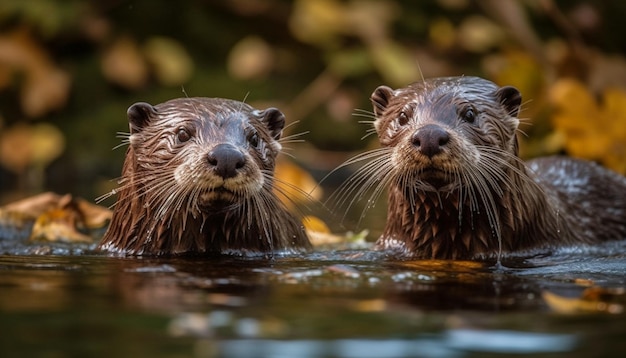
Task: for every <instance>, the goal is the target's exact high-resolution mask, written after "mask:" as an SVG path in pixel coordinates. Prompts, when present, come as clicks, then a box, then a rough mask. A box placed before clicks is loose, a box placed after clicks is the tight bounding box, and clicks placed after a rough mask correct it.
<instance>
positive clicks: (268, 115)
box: [257, 107, 285, 140]
mask: <svg viewBox="0 0 626 358" xmlns="http://www.w3.org/2000/svg"><path fill="white" fill-rule="evenodd" d="M257 115H258V116H259V117H260V118H261V122H263V124H264V125H265V127H267V129H269V131H270V135H271V136H272V138H274V139H276V140H278V139H280V136H281V135H282V134H283V128H284V127H285V115H284V114H283V112H281V111H279V110H278V109H277V108H273V107H271V108H268V109H265V110H263V111H258V113H257Z"/></svg>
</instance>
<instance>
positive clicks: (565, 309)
mask: <svg viewBox="0 0 626 358" xmlns="http://www.w3.org/2000/svg"><path fill="white" fill-rule="evenodd" d="M597 289H598V288H588V289H586V290H585V291H584V292H583V295H582V296H581V297H574V298H570V297H563V296H559V295H557V294H554V293H552V292H550V291H543V293H542V297H543V300H544V301H545V302H546V304H547V305H548V306H549V307H550V308H551V309H552V310H553V311H556V312H559V313H576V312H606V313H612V314H617V313H621V312H622V311H623V310H624V307H623V305H621V304H619V303H610V302H607V301H606V300H602V299H601V296H599V295H598V294H597V292H596V291H597Z"/></svg>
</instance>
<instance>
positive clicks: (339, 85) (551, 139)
mask: <svg viewBox="0 0 626 358" xmlns="http://www.w3.org/2000/svg"><path fill="white" fill-rule="evenodd" d="M624 18H626V2H623V1H610V0H606V1H601V0H594V1H570V0H566V1H565V0H562V1H556V0H527V1H500V0H485V1H470V0H438V1H434V0H433V1H411V0H406V1H401V0H395V1H367V0H359V1H356V0H355V1H342V0H296V1H283V0H263V1H257V0H232V1H211V0H204V1H201V0H189V1H152V0H111V1H83V0H65V1H52V0H29V1H23V0H2V2H0V180H1V185H0V204H2V203H6V202H8V201H11V200H15V199H18V198H21V197H24V196H27V195H32V194H36V193H39V192H42V191H47V190H51V191H55V192H58V193H72V194H74V195H76V196H81V197H84V198H86V199H88V200H94V199H95V198H96V197H98V196H99V195H101V194H104V193H106V192H108V191H110V190H111V189H112V188H113V187H114V186H115V178H117V177H118V176H119V174H120V170H121V166H122V160H123V158H124V152H125V148H123V147H122V148H118V149H113V148H114V147H116V146H117V145H118V144H119V143H120V139H119V138H118V137H117V136H116V133H118V132H125V131H127V130H128V124H127V120H126V109H127V108H128V106H130V105H131V104H132V103H134V102H136V101H147V102H150V103H153V104H156V103H159V102H163V101H166V100H168V99H171V98H175V97H183V96H208V97H227V98H233V99H236V100H242V101H243V100H245V101H246V102H248V103H250V104H252V105H253V106H256V107H259V108H264V107H267V106H275V107H278V108H280V109H281V110H282V111H283V112H284V113H285V114H286V116H287V120H288V122H289V123H295V124H293V125H292V126H290V127H289V129H288V133H289V134H294V133H299V132H308V133H307V134H306V135H305V136H303V138H304V139H305V140H306V141H305V142H304V143H296V144H291V145H290V147H291V148H292V149H293V150H292V151H291V152H290V153H291V154H293V155H294V157H295V159H292V158H288V161H289V162H290V163H292V164H294V165H297V167H299V168H302V169H304V170H305V171H307V172H309V173H311V174H312V175H313V177H314V178H315V179H316V180H319V179H320V178H321V177H322V176H323V175H324V174H325V173H327V172H328V171H329V170H330V169H332V168H334V167H336V166H337V165H339V164H340V163H341V162H343V161H344V160H345V159H347V158H348V157H350V156H352V155H354V154H355V153H358V152H360V151H363V150H365V149H367V148H373V147H375V146H376V145H377V144H376V138H374V136H369V137H367V138H365V139H362V137H363V136H364V135H365V133H366V130H367V129H368V128H369V126H368V125H367V124H363V123H359V121H363V120H367V118H363V117H362V116H359V115H355V114H357V112H358V111H359V110H366V111H369V110H370V108H371V105H370V103H369V95H370V93H371V92H372V91H373V90H374V88H376V87H377V86H378V85H381V84H386V85H389V86H392V87H398V86H404V85H406V84H408V83H411V82H414V81H417V80H419V79H420V78H422V76H423V77H433V76H456V75H475V76H482V77H486V78H488V79H490V80H493V81H494V82H496V83H498V84H500V85H505V84H508V85H514V86H517V87H518V88H519V89H520V90H521V91H522V94H523V97H524V105H523V111H522V112H521V117H523V119H524V121H523V124H522V126H521V130H522V132H523V133H524V134H525V135H524V134H523V136H522V142H523V145H522V155H523V156H524V157H525V158H530V157H534V156H538V155H545V154H554V153H562V154H568V155H572V156H577V157H584V158H588V159H591V160H595V161H599V162H601V163H602V164H604V165H606V166H609V167H611V168H613V169H615V170H617V171H619V172H622V173H625V172H626V92H625V91H626V60H625V58H624V50H625V49H626V36H624V34H625V33H626V24H625V23H624ZM329 185H333V183H332V180H331V181H330V183H329Z"/></svg>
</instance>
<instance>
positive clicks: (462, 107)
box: [371, 77, 521, 191]
mask: <svg viewBox="0 0 626 358" xmlns="http://www.w3.org/2000/svg"><path fill="white" fill-rule="evenodd" d="M371 101H372V104H373V107H374V114H375V116H376V120H375V122H374V126H375V129H376V132H377V134H378V137H379V140H380V143H381V144H382V145H383V146H384V147H391V148H392V151H391V158H390V160H391V161H392V164H393V167H394V168H399V169H398V173H399V174H401V175H402V176H404V178H411V179H414V180H411V182H412V183H415V182H417V186H418V187H419V188H420V189H422V190H431V191H432V190H438V191H445V190H452V189H455V188H456V187H458V186H459V185H461V182H463V181H467V180H466V179H467V178H466V177H465V176H464V175H465V174H464V173H466V172H468V171H474V169H471V170H468V169H469V168H476V167H480V168H483V167H485V168H486V170H488V168H487V167H489V166H493V165H497V166H498V167H502V166H506V165H507V164H506V162H510V161H511V160H513V159H511V156H516V155H517V139H516V136H515V130H516V129H517V126H518V124H519V120H518V119H517V117H516V116H517V114H518V111H519V107H520V103H521V95H520V93H519V91H518V90H517V89H515V88H514V87H501V88H499V87H498V86H496V85H495V84H494V83H492V82H490V81H487V80H484V79H482V78H477V77H453V78H438V79H431V80H425V81H423V82H418V83H414V84H412V85H410V86H408V87H405V88H401V89H397V90H393V89H391V88H389V87H387V86H380V87H378V88H377V89H376V90H375V91H374V92H373V93H372V95H371Z"/></svg>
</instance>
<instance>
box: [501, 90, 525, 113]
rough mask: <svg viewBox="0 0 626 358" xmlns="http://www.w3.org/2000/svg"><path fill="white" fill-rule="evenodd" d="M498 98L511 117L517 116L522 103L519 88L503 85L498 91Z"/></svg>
mask: <svg viewBox="0 0 626 358" xmlns="http://www.w3.org/2000/svg"><path fill="white" fill-rule="evenodd" d="M496 98H497V99H498V101H499V102H500V104H502V106H504V108H505V109H506V111H507V112H508V113H509V115H510V116H511V117H517V114H518V113H519V108H520V105H521V104H522V95H521V94H520V92H519V91H518V90H517V88H515V87H512V86H504V87H501V88H499V89H498V90H497V91H496Z"/></svg>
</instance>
